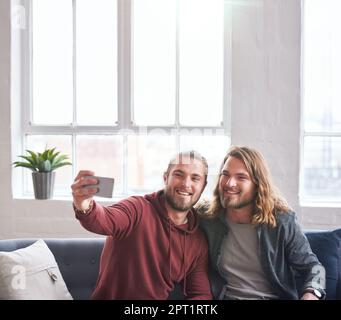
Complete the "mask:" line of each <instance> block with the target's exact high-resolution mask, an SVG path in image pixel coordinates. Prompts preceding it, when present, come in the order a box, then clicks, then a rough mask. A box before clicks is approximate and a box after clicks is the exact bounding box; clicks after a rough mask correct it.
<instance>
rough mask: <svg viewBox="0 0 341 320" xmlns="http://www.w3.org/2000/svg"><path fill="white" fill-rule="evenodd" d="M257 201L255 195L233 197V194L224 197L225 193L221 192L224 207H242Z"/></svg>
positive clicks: (221, 201)
mask: <svg viewBox="0 0 341 320" xmlns="http://www.w3.org/2000/svg"><path fill="white" fill-rule="evenodd" d="M254 201H255V196H249V197H236V199H233V197H231V196H227V197H224V194H222V192H220V203H221V205H222V207H223V208H224V209H228V208H230V209H241V208H244V207H246V206H248V205H250V204H253V203H254Z"/></svg>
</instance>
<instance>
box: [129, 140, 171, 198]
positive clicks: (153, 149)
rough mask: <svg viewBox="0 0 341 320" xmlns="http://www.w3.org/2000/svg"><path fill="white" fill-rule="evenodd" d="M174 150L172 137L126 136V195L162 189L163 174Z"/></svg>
mask: <svg viewBox="0 0 341 320" xmlns="http://www.w3.org/2000/svg"><path fill="white" fill-rule="evenodd" d="M175 150H176V149H175V137H174V136H169V135H168V136H167V135H148V136H137V135H131V136H128V164H127V165H128V174H127V175H128V177H127V178H128V193H129V194H135V193H144V192H154V191H156V190H158V189H162V188H163V178H162V177H163V173H164V172H165V171H166V169H167V166H168V163H169V160H170V159H171V158H172V157H173V156H174V155H175Z"/></svg>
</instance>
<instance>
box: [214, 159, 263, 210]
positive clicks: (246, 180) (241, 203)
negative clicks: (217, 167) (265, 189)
mask: <svg viewBox="0 0 341 320" xmlns="http://www.w3.org/2000/svg"><path fill="white" fill-rule="evenodd" d="M256 189H257V188H256V185H255V184H254V182H253V181H252V180H251V177H250V175H249V173H248V171H247V169H246V166H245V164H244V163H243V161H241V160H239V159H238V158H235V157H231V156H230V157H229V158H228V159H227V160H226V162H225V164H224V166H223V169H222V171H221V173H220V178H219V196H220V202H221V205H222V206H223V208H225V209H227V208H233V209H241V208H244V207H246V206H252V205H253V203H254V201H255V197H256Z"/></svg>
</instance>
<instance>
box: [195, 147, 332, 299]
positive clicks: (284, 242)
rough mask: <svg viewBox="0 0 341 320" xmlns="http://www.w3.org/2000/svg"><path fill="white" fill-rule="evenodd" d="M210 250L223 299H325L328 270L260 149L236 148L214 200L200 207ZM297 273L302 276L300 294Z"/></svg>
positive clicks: (224, 166)
mask: <svg viewBox="0 0 341 320" xmlns="http://www.w3.org/2000/svg"><path fill="white" fill-rule="evenodd" d="M198 209H199V212H201V214H202V217H203V219H202V220H201V227H202V229H203V230H204V232H205V234H206V237H207V240H208V244H209V252H210V262H211V268H212V269H213V270H215V271H216V272H217V273H219V275H220V277H221V283H222V288H219V291H218V292H217V288H213V292H214V293H215V295H216V297H219V298H220V299H298V298H301V299H303V300H316V299H323V298H324V296H325V291H324V289H325V270H324V267H323V266H322V265H321V264H320V263H319V261H318V259H317V257H316V255H315V254H314V253H313V252H312V251H311V248H310V245H309V242H308V240H307V238H306V237H305V235H304V234H303V232H302V230H301V228H300V226H299V225H298V223H297V219H296V214H295V213H294V212H293V211H292V210H291V209H290V207H289V206H288V204H287V202H286V201H285V199H284V198H283V197H282V196H281V195H280V193H279V191H278V190H277V188H276V187H275V186H274V184H273V182H272V179H271V176H270V172H269V170H268V168H267V165H266V162H265V160H264V158H263V156H262V155H261V153H260V152H258V151H257V150H255V149H252V148H249V147H237V146H232V147H231V148H230V149H229V150H228V152H227V154H226V156H225V157H224V160H223V163H222V165H221V168H220V172H219V177H218V181H217V184H216V186H215V188H214V192H213V199H212V201H211V202H210V203H209V204H206V205H201V206H199V208H198ZM295 272H298V273H300V274H301V275H302V278H303V286H302V290H301V292H297V289H296V282H295Z"/></svg>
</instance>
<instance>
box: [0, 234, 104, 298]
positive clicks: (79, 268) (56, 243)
mask: <svg viewBox="0 0 341 320" xmlns="http://www.w3.org/2000/svg"><path fill="white" fill-rule="evenodd" d="M36 240H37V239H9V240H0V251H13V250H16V249H20V248H25V247H27V246H29V245H31V244H32V243H34V242H35V241H36ZM44 240H45V242H46V244H47V245H48V247H49V248H50V250H51V251H52V253H53V255H54V257H55V259H56V261H57V263H58V266H59V269H60V272H61V273H62V275H63V278H64V281H65V283H66V285H67V287H68V289H69V291H70V293H71V295H72V297H73V298H74V299H75V300H84V299H90V297H91V294H92V292H93V290H94V288H95V285H96V281H97V276H98V270H99V260H100V256H101V253H102V249H103V245H104V239H103V238H93V239H88V238H80V239H44Z"/></svg>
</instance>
